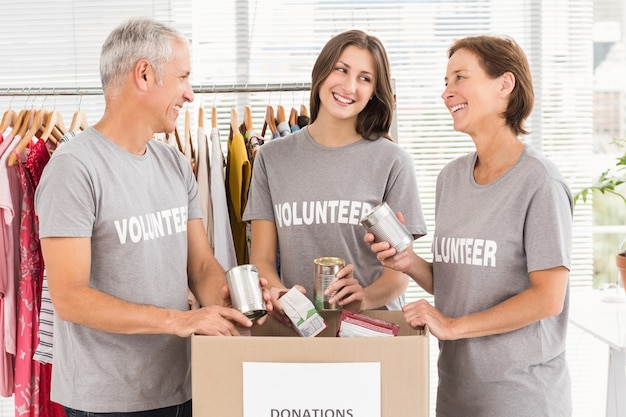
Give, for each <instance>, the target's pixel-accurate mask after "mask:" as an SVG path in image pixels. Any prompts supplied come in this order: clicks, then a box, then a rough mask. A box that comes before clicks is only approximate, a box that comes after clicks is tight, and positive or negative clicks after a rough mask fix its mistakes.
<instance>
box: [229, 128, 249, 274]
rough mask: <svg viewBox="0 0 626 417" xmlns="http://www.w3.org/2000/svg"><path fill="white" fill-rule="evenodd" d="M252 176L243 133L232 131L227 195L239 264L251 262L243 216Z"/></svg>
mask: <svg viewBox="0 0 626 417" xmlns="http://www.w3.org/2000/svg"><path fill="white" fill-rule="evenodd" d="M231 130H232V129H231ZM251 176H252V166H251V164H250V160H249V159H248V152H247V150H246V144H245V142H244V139H243V135H242V134H241V133H239V131H234V132H231V137H229V138H228V155H227V162H226V183H227V184H228V187H227V189H226V192H227V194H226V195H227V198H228V212H229V215H230V224H231V229H232V235H233V243H234V245H235V253H236V254H237V263H238V264H239V265H242V264H246V263H248V262H249V261H248V259H249V256H248V243H247V233H246V223H245V222H244V221H243V220H242V216H243V211H244V209H245V208H246V203H247V201H248V188H249V187H250V178H251Z"/></svg>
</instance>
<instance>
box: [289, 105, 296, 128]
mask: <svg viewBox="0 0 626 417" xmlns="http://www.w3.org/2000/svg"><path fill="white" fill-rule="evenodd" d="M297 124H298V110H296V108H295V107H292V108H291V112H289V126H295V125H297Z"/></svg>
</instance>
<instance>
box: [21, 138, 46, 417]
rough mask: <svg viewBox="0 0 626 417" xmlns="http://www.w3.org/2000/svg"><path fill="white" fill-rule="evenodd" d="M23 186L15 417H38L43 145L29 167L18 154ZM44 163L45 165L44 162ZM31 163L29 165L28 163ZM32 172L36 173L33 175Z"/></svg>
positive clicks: (34, 146) (34, 152) (33, 154)
mask: <svg viewBox="0 0 626 417" xmlns="http://www.w3.org/2000/svg"><path fill="white" fill-rule="evenodd" d="M15 153H16V156H17V162H18V163H17V165H18V166H19V172H20V184H21V186H22V191H23V198H22V211H21V229H20V244H19V247H20V283H19V290H18V307H17V316H18V323H19V325H18V332H17V355H16V358H15V413H16V416H39V415H40V413H39V411H40V406H41V404H40V395H39V392H40V391H39V390H40V363H39V362H37V361H35V360H33V354H34V352H35V349H36V347H37V345H38V343H39V340H38V335H37V332H38V329H39V325H38V322H39V320H38V316H39V308H40V301H39V300H40V298H39V294H40V291H41V283H42V280H43V257H42V255H41V248H40V246H39V236H38V225H37V217H36V215H35V207H34V196H35V184H36V183H38V182H39V177H37V178H34V177H33V174H37V173H40V168H41V170H42V169H43V165H45V163H46V162H47V160H49V159H50V155H49V154H48V150H47V149H46V147H45V143H44V142H43V141H37V142H35V143H33V144H32V145H31V153H30V155H29V156H28V159H27V161H26V163H22V162H21V156H20V155H19V153H18V152H17V150H15ZM44 159H45V161H44ZM29 161H30V162H29ZM30 169H32V170H33V171H30Z"/></svg>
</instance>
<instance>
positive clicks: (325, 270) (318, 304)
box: [313, 256, 346, 310]
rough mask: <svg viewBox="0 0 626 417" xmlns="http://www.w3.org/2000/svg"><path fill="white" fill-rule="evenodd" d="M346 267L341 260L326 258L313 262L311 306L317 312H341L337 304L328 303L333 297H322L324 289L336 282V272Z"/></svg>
mask: <svg viewBox="0 0 626 417" xmlns="http://www.w3.org/2000/svg"><path fill="white" fill-rule="evenodd" d="M345 265H346V262H345V261H344V260H343V259H341V258H335V257H332V256H326V257H322V258H316V259H314V260H313V285H314V287H313V293H314V297H313V298H314V299H313V304H314V305H315V308H316V309H317V310H341V306H340V305H339V304H337V303H333V304H331V303H329V302H328V300H329V299H330V298H331V297H332V296H333V295H335V293H334V292H333V293H332V294H330V295H324V291H326V288H328V286H329V285H330V284H332V283H333V282H335V281H337V276H336V274H337V272H339V270H340V269H341V268H343V267H344V266H345Z"/></svg>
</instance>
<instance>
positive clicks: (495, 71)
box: [448, 35, 535, 135]
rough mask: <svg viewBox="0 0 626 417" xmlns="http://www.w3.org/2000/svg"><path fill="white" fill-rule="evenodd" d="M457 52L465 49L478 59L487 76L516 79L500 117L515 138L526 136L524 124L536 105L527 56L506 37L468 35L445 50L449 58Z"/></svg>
mask: <svg viewBox="0 0 626 417" xmlns="http://www.w3.org/2000/svg"><path fill="white" fill-rule="evenodd" d="M459 49H466V50H468V51H470V52H472V53H473V54H474V55H476V56H477V57H478V63H479V64H480V66H481V67H482V69H483V70H485V72H486V73H487V75H488V76H489V77H491V78H497V77H499V76H501V75H502V74H504V73H505V72H510V73H512V74H513V75H514V76H515V87H514V88H513V91H512V92H511V97H510V99H509V104H508V106H507V108H506V111H505V112H504V114H503V117H504V119H505V120H506V124H507V125H508V126H510V127H511V129H512V130H513V132H514V133H515V135H526V134H528V131H526V130H525V129H524V122H525V120H526V119H527V118H528V116H530V113H531V112H532V110H533V106H534V104H535V92H534V90H533V81H532V75H531V73H530V66H529V65H528V60H527V59H526V54H525V53H524V51H523V50H522V48H521V47H520V46H519V45H518V44H517V42H515V40H513V39H512V38H510V37H507V36H493V35H482V36H469V37H466V38H463V39H459V40H457V41H456V42H454V43H453V44H452V46H451V47H450V49H448V58H450V57H452V55H454V53H455V52H456V51H458V50H459Z"/></svg>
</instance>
